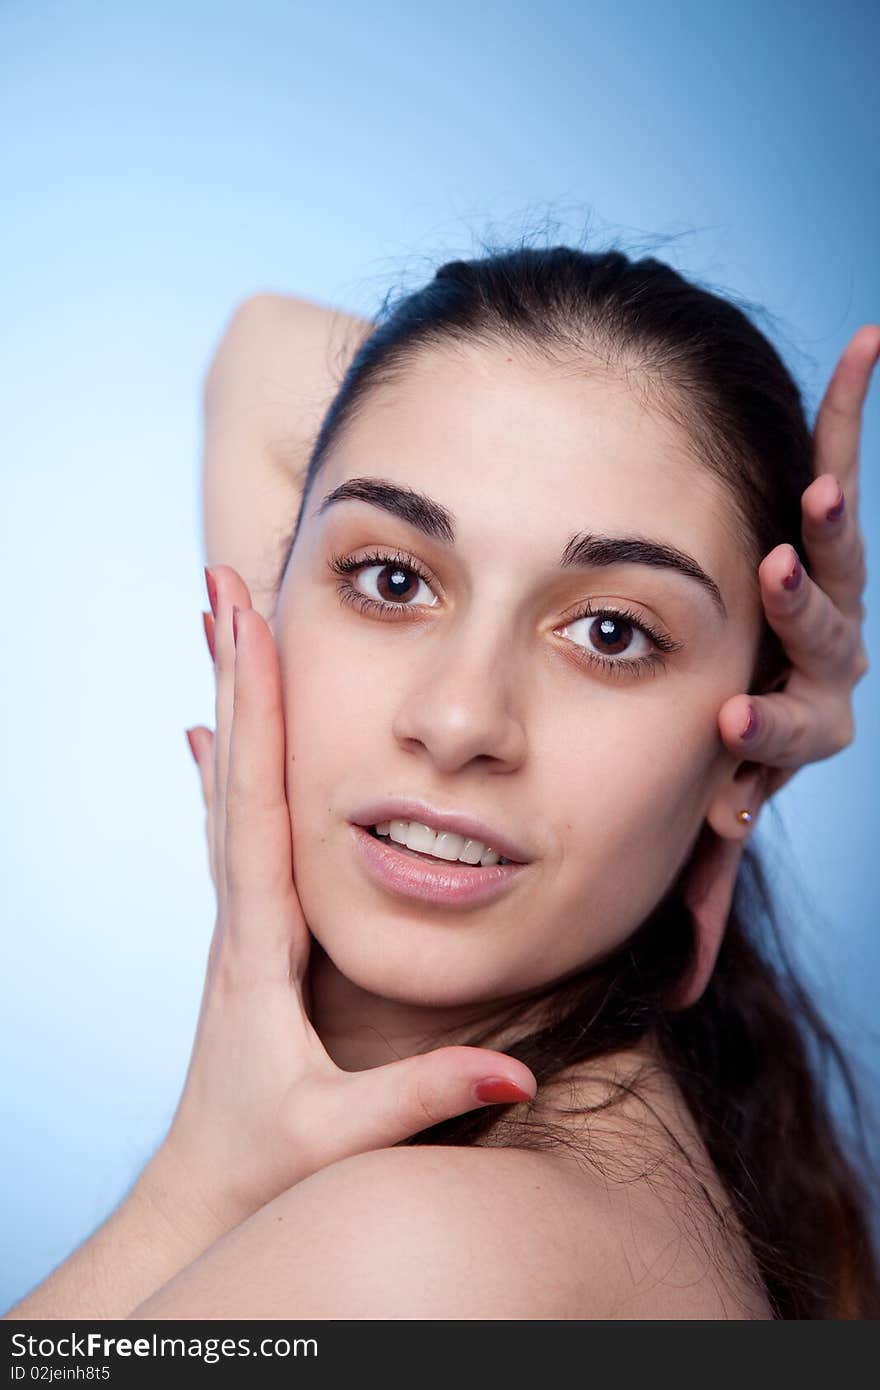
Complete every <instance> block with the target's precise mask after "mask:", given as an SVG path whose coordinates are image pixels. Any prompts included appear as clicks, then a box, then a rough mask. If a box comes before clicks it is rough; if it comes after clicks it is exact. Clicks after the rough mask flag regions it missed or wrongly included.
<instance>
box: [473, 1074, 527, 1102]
mask: <svg viewBox="0 0 880 1390" xmlns="http://www.w3.org/2000/svg"><path fill="white" fill-rule="evenodd" d="M474 1095H475V1096H476V1098H477V1100H481V1101H485V1102H486V1103H489V1104H491V1103H492V1102H494V1103H496V1104H497V1103H498V1102H499V1101H501V1102H505V1101H506V1102H507V1103H508V1104H509V1103H510V1102H511V1101H513V1102H516V1101H520V1100H532V1096H530V1095H529V1093H528V1091H524V1090H523V1089H522V1087H521V1086H517V1085H516V1083H515V1082H513V1081H505V1080H504V1079H503V1077H500V1076H487V1077H486V1078H485V1079H484V1080H483V1081H478V1082H477V1084H476V1086H475V1087H474Z"/></svg>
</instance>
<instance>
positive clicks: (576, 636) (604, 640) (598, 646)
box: [564, 611, 655, 662]
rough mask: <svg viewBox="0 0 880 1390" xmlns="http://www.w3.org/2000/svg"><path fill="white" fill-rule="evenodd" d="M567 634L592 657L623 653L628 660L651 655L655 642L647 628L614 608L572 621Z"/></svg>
mask: <svg viewBox="0 0 880 1390" xmlns="http://www.w3.org/2000/svg"><path fill="white" fill-rule="evenodd" d="M564 635H565V636H569V637H571V640H572V641H575V642H577V644H578V646H583V647H584V651H585V652H586V654H587V655H588V656H595V657H603V656H604V657H618V656H619V657H622V658H624V661H625V662H626V661H638V660H640V658H642V657H644V656H647V655H649V654H650V652H652V651H653V650H654V645H655V644H654V643H653V642H652V641H651V638H650V636H649V635H648V633H647V632H646V630H645V629H644V628H642V627H641V626H640V625H638V624H636V623H634V622H632V621H631V620H630V619H628V618H625V617H623V616H622V614H620V613H615V612H613V611H609V612H607V613H606V612H603V613H596V614H594V613H587V614H584V615H582V616H581V617H580V618H577V619H575V621H574V622H571V623H569V624H568V626H567V627H566V628H565V629H564ZM584 637H586V642H584V641H583V638H584Z"/></svg>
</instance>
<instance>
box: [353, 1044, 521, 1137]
mask: <svg viewBox="0 0 880 1390" xmlns="http://www.w3.org/2000/svg"><path fill="white" fill-rule="evenodd" d="M340 1077H341V1084H339V1085H338V1086H337V1087H334V1090H335V1091H336V1095H335V1097H334V1115H333V1117H332V1119H331V1121H330V1124H329V1127H328V1130H327V1131H326V1132H327V1133H333V1134H334V1135H335V1137H336V1141H337V1142H339V1143H340V1144H341V1146H342V1149H343V1150H344V1152H345V1154H346V1155H348V1154H354V1153H364V1152H366V1151H367V1150H369V1149H379V1148H384V1147H388V1146H391V1145H394V1144H397V1143H399V1142H400V1140H401V1139H408V1138H409V1137H410V1136H411V1135H413V1134H418V1132H419V1131H420V1130H422V1129H427V1128H429V1127H430V1126H431V1125H435V1124H438V1123H439V1122H440V1121H441V1120H450V1119H452V1118H453V1117H454V1116H455V1115H462V1114H465V1113H466V1112H467V1111H468V1110H475V1109H476V1108H477V1107H478V1106H482V1105H491V1104H504V1103H507V1104H511V1103H513V1104H515V1103H517V1102H520V1101H530V1100H533V1099H534V1097H535V1095H536V1094H537V1090H538V1083H537V1081H536V1080H535V1078H534V1076H533V1074H532V1073H531V1071H529V1068H528V1067H527V1066H525V1065H524V1064H523V1063H522V1062H518V1061H516V1060H515V1058H513V1057H508V1056H507V1054H506V1053H504V1052H493V1051H491V1050H489V1049H487V1048H482V1047H466V1046H463V1045H462V1046H453V1047H441V1048H437V1049H436V1050H435V1051H433V1052H424V1053H420V1054H419V1055H418V1056H415V1057H405V1058H403V1059H402V1060H401V1061H399V1062H389V1063H388V1064H387V1065H385V1066H382V1067H371V1068H369V1069H368V1070H366V1071H359V1072H342V1073H340Z"/></svg>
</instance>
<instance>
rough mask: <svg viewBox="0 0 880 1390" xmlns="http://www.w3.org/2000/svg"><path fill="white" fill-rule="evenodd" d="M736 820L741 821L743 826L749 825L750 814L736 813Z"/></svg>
mask: <svg viewBox="0 0 880 1390" xmlns="http://www.w3.org/2000/svg"><path fill="white" fill-rule="evenodd" d="M736 818H737V820H738V821H741V822H742V824H743V825H751V822H752V813H751V811H737V813H736Z"/></svg>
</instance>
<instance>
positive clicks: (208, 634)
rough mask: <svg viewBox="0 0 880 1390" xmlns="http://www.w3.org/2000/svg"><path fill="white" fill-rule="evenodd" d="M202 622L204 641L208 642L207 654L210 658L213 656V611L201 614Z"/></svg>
mask: <svg viewBox="0 0 880 1390" xmlns="http://www.w3.org/2000/svg"><path fill="white" fill-rule="evenodd" d="M202 624H203V626H204V629H205V641H206V642H207V644H208V654H209V655H210V658H211V660H212V661H213V660H214V659H215V658H214V615H213V613H203V614H202Z"/></svg>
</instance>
